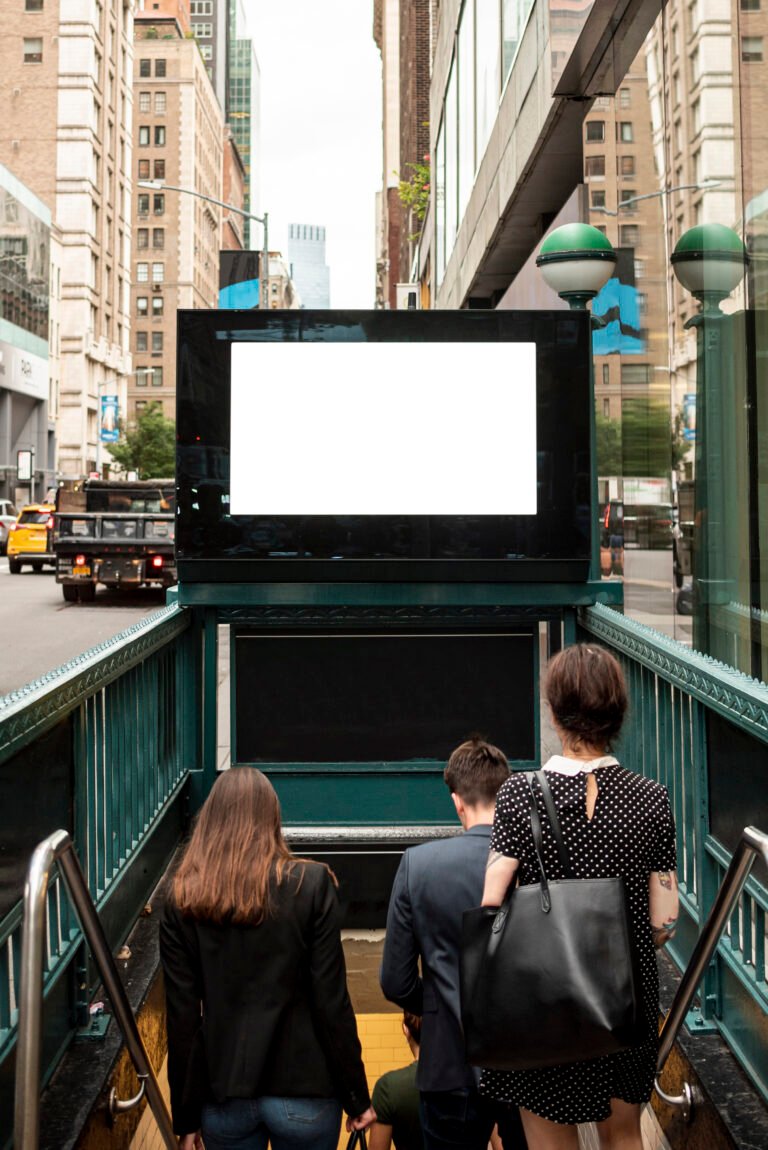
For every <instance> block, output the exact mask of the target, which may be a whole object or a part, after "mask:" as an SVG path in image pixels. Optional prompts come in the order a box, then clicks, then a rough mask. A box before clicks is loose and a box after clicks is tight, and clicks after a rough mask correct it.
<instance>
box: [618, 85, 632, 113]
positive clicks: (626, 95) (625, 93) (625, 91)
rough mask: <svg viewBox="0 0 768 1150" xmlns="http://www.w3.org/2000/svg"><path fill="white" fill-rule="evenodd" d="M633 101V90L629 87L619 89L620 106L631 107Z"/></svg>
mask: <svg viewBox="0 0 768 1150" xmlns="http://www.w3.org/2000/svg"><path fill="white" fill-rule="evenodd" d="M631 103H632V92H631V90H630V89H629V88H621V89H620V90H619V107H620V108H629V107H630V105H631Z"/></svg>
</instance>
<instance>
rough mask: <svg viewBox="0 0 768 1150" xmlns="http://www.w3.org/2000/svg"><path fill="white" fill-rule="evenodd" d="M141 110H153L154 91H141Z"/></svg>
mask: <svg viewBox="0 0 768 1150" xmlns="http://www.w3.org/2000/svg"><path fill="white" fill-rule="evenodd" d="M139 111H140V112H151V111H152V93H151V92H139Z"/></svg>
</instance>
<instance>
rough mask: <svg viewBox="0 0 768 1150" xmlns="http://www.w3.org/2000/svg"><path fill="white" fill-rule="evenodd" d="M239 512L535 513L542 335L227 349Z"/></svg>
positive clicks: (234, 501)
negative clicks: (521, 339) (535, 339)
mask: <svg viewBox="0 0 768 1150" xmlns="http://www.w3.org/2000/svg"><path fill="white" fill-rule="evenodd" d="M231 418H232V431H231V444H230V446H231V458H230V512H231V514H233V515H278V516H287V515H302V516H304V515H350V516H351V515H535V514H536V346H535V344H533V343H509V342H488V343H442V342H441V343H421V342H419V343H362V342H359V343H358V342H349V343H342V342H336V343H331V342H320V341H318V342H306V343H302V342H296V343H284V342H277V341H276V342H266V341H264V342H261V341H254V342H247V343H246V342H242V343H233V344H232V386H231Z"/></svg>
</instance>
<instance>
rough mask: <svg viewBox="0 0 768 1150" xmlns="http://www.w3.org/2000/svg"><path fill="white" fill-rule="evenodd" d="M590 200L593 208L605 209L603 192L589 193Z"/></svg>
mask: <svg viewBox="0 0 768 1150" xmlns="http://www.w3.org/2000/svg"><path fill="white" fill-rule="evenodd" d="M590 199H591V203H592V207H593V208H604V207H605V192H602V191H601V192H591V193H590Z"/></svg>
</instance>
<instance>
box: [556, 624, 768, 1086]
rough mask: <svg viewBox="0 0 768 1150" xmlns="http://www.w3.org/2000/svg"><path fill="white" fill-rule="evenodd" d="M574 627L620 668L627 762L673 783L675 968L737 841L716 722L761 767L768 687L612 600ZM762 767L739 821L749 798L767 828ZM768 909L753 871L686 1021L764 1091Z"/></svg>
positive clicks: (688, 950)
mask: <svg viewBox="0 0 768 1150" xmlns="http://www.w3.org/2000/svg"><path fill="white" fill-rule="evenodd" d="M579 637H580V638H582V639H587V640H593V639H597V640H599V641H601V642H602V643H604V644H605V645H606V646H608V647H610V648H611V649H612V651H613V653H614V654H615V655H616V656H617V658H618V659H619V660H620V662H621V663H622V665H623V667H624V671H625V674H626V677H627V681H628V685H629V691H630V711H629V714H628V720H627V723H626V725H625V729H624V731H623V733H622V738H621V743H620V746H619V747H618V748H617V753H618V754H619V756H620V758H621V761H622V763H623V764H624V765H625V766H627V767H629V768H630V769H631V770H635V771H638V772H640V773H641V774H644V775H646V776H648V777H651V778H654V779H656V780H657V781H659V782H661V783H663V784H664V785H665V786H666V787H667V788H668V790H669V794H670V799H671V802H672V807H673V811H674V815H675V822H676V826H677V839H678V843H677V846H678V876H679V880H680V902H681V915H680V920H679V924H678V931H677V935H676V937H675V940H674V942H673V943H671V944H668V946H667V949H668V950H669V952H670V954H671V956H672V958H673V959H674V961H675V963H676V964H677V966H678V967H679V968H680V969H681V970H682V969H684V968H685V966H686V965H687V963H688V960H689V958H690V956H691V954H692V953H693V950H694V948H695V946H696V941H697V938H698V935H699V932H700V930H701V927H702V925H703V923H704V921H705V919H706V918H707V916H708V914H709V912H710V910H711V908H712V906H713V903H714V901H715V898H716V895H717V892H718V889H719V887H720V884H721V882H722V880H723V878H724V877H725V873H726V871H727V869H728V867H729V865H730V863H731V859H732V855H733V850H734V849H735V848H736V845H737V843H736V841H732V842H725V841H723V840H722V838H720V837H718V833H716V832H717V831H718V829H720V828H722V827H723V826H725V820H726V815H727V811H724V810H723V809H722V807H723V806H724V805H728V804H723V802H722V797H723V787H724V784H723V783H722V780H721V781H720V783H719V784H718V778H719V777H720V776H722V775H723V774H724V773H725V771H727V770H728V769H730V766H731V764H729V763H728V762H727V757H728V753H729V752H728V747H727V745H726V749H725V751H723V748H722V742H723V735H722V734H720V736H719V743H720V749H719V750H718V749H717V748H718V738H717V732H718V730H719V729H721V730H724V731H725V732H726V739H730V741H731V744H732V746H733V755H734V756H735V755H736V753H737V749H738V746H739V745H740V744H743V745H745V746H746V750H747V753H751V754H752V756H753V760H754V763H755V764H756V767H755V769H756V770H759V769H760V766H761V765H762V764H764V763H765V761H766V755H767V754H768V750H767V748H766V744H768V686H766V684H765V683H761V682H758V681H757V680H755V679H751V678H750V677H749V676H747V675H743V674H741V673H739V672H737V671H734V670H733V668H731V667H727V666H725V665H724V664H722V663H719V662H717V661H716V660H714V659H710V658H709V657H707V656H703V655H699V654H698V653H697V652H695V651H694V652H692V651H690V650H689V649H688V648H687V647H684V646H683V645H682V644H680V643H677V642H675V641H674V640H672V639H668V638H667V637H666V636H664V635H661V634H660V633H658V632H655V631H652V630H651V629H650V628H648V627H645V626H643V625H641V624H638V623H635V622H633V621H632V620H631V619H627V618H625V617H624V616H622V615H620V614H619V613H618V612H616V611H614V610H611V609H610V608H607V607H603V606H599V605H598V606H596V607H591V608H586V609H584V610H582V612H581V613H580V619H579ZM724 759H725V760H726V761H725V762H724ZM762 773H763V782H762V785H761V786H760V788H759V789H758V788H757V787H754V788H752V789H751V790H749V789H746V794H745V795H744V794H742V798H743V799H744V804H743V805H742V808H741V810H740V811H738V813H737V814H736V815H735V822H736V823H738V821H739V815H742V816H743V815H745V814H749V813H750V809H751V815H752V817H751V819H750V818H744V817H742V819H741V824H742V827H743V826H746V825H748V824H749V823H750V822H751V823H754V824H756V825H757V826H758V827H761V829H763V830H765V829H766V826H765V824H766V822H768V817H767V814H768V812H767V811H766V806H765V798H764V796H765V783H764V770H763V772H762ZM718 785H719V786H720V788H721V789H720V791H719V792H718V794H719V796H720V798H719V802H718V804H714V803H713V788H715V787H716V786H718ZM725 788H726V797H727V798H728V800H729V803H730V804H731V805H733V806H734V807H736V806H737V801H738V799H739V777H738V771H737V770H735V769H733V770H732V773H731V778H730V779H726V783H725ZM744 790H745V788H743V787H742V791H744ZM750 804H751V806H750ZM739 830H741V827H740V828H739ZM720 833H721V834H725V833H727V832H726V831H724V830H722V829H721V830H720ZM767 911H768V888H766V886H765V885H764V883H763V882H761V881H759V879H758V878H756V877H754V876H750V877H749V878H748V879H747V881H746V884H745V886H744V889H743V891H742V893H741V895H740V897H739V900H738V903H737V906H736V908H735V909H734V911H733V912H732V914H731V916H730V922H729V925H728V927H727V929H726V931H725V933H724V936H723V938H722V939H721V941H720V944H719V946H718V948H717V950H716V952H715V956H714V958H713V961H712V962H711V963H710V965H709V968H708V970H707V972H706V974H705V976H704V979H703V982H702V985H701V988H700V995H699V999H700V1005H699V1006H698V1008H697V1009H696V1010H695V1011H694V1012H692V1014H691V1015H689V1017H688V1025H689V1027H690V1029H692V1030H693V1031H696V1030H701V1031H706V1030H711V1029H715V1028H716V1029H717V1030H719V1031H720V1033H721V1034H722V1035H723V1037H724V1038H725V1040H726V1042H727V1043H728V1045H729V1047H730V1048H731V1050H732V1051H733V1052H734V1054H735V1055H736V1057H737V1059H738V1060H739V1062H740V1063H741V1065H742V1066H743V1068H744V1069H745V1071H746V1072H747V1074H748V1075H749V1077H750V1078H751V1079H752V1081H753V1082H754V1084H755V1086H756V1087H757V1089H758V1090H759V1091H760V1093H761V1094H762V1096H763V1097H764V1098H765V1099H766V1100H768V1047H766V1044H765V1041H764V1035H765V1033H766V1027H768V984H767V983H766V964H765V954H766V942H767V941H768V936H767V935H766V912H767Z"/></svg>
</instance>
